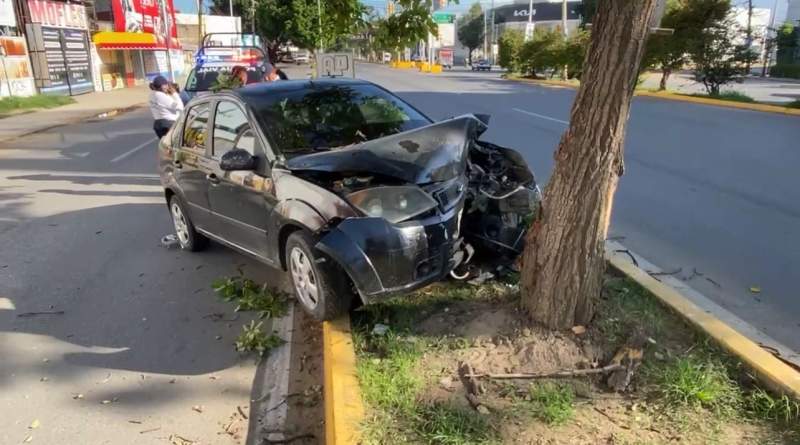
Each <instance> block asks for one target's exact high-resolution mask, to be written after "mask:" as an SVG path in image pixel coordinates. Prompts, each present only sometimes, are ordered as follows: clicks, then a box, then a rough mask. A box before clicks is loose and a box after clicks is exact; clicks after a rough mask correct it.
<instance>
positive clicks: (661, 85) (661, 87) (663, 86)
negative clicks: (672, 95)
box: [658, 68, 672, 91]
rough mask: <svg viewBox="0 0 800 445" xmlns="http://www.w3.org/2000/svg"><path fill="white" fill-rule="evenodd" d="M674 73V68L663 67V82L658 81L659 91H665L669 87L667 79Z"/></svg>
mask: <svg viewBox="0 0 800 445" xmlns="http://www.w3.org/2000/svg"><path fill="white" fill-rule="evenodd" d="M670 74H672V70H671V69H669V68H662V69H661V82H659V83H658V89H659V91H664V90H666V89H667V80H668V79H669V75H670Z"/></svg>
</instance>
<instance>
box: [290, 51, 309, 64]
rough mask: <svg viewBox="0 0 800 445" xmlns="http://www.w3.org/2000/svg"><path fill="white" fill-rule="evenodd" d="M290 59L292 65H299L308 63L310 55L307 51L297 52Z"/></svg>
mask: <svg viewBox="0 0 800 445" xmlns="http://www.w3.org/2000/svg"><path fill="white" fill-rule="evenodd" d="M292 59H293V60H294V63H296V64H298V65H300V64H301V63H308V62H309V60H310V55H309V54H308V51H297V52H295V53H293V54H292Z"/></svg>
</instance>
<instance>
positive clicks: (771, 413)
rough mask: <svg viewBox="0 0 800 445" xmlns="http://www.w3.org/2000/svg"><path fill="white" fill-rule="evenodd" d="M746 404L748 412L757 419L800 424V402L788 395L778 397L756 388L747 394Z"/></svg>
mask: <svg viewBox="0 0 800 445" xmlns="http://www.w3.org/2000/svg"><path fill="white" fill-rule="evenodd" d="M744 403H745V409H746V410H747V412H748V413H749V414H750V415H751V416H753V417H755V418H757V419H761V420H766V421H770V422H779V423H786V424H792V423H794V424H795V425H797V423H798V422H800V402H798V401H797V400H793V399H791V398H789V397H787V396H786V395H783V396H780V397H777V396H773V395H772V394H770V393H769V392H767V391H765V390H763V389H761V388H755V389H754V390H753V391H751V392H750V393H748V394H747V396H746V397H745V400H744ZM798 428H799V429H800V427H798Z"/></svg>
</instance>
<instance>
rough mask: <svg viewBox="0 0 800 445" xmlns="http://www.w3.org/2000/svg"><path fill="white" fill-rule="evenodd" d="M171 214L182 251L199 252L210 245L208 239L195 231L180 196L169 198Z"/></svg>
mask: <svg viewBox="0 0 800 445" xmlns="http://www.w3.org/2000/svg"><path fill="white" fill-rule="evenodd" d="M169 213H170V215H171V216H172V224H173V225H174V226H175V236H176V237H177V238H178V244H180V246H181V249H183V250H189V251H192V252H197V251H199V250H203V249H204V248H205V247H206V245H207V244H208V238H206V237H205V236H203V235H202V234H200V233H197V231H196V230H195V229H194V224H192V221H191V220H190V219H189V214H188V213H186V207H184V206H183V204H182V203H181V200H180V198H178V195H172V196H171V197H170V198H169Z"/></svg>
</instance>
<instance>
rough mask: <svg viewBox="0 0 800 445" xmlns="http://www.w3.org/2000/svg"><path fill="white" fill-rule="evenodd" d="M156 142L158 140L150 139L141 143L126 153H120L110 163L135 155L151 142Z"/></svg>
mask: <svg viewBox="0 0 800 445" xmlns="http://www.w3.org/2000/svg"><path fill="white" fill-rule="evenodd" d="M157 140H158V138H150V139H148V140H147V141H145V142H142V143H141V144H139V145H137V146H135V147H133V148H131V149H130V150H128V151H126V152H125V153H122V154H121V155H119V156H117V157H116V158H114V159H112V160H111V162H112V163H113V162H119V161H121V160H123V159H125V158H127V157H128V156H130V155H132V154H134V153H136V152H137V151H139V150H141V149H143V148H144V147H147V146H148V145H150V144H152V143H153V142H155V141H157Z"/></svg>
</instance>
